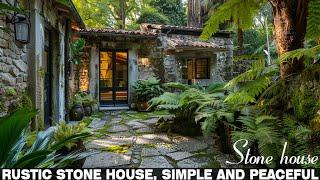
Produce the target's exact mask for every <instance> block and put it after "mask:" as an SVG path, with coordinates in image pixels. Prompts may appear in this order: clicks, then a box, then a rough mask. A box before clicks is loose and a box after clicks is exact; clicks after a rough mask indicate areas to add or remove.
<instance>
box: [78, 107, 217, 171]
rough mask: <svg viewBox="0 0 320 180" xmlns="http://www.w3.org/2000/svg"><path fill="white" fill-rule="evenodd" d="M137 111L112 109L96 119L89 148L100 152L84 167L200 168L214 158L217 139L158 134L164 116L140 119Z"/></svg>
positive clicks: (86, 162) (87, 144)
mask: <svg viewBox="0 0 320 180" xmlns="http://www.w3.org/2000/svg"><path fill="white" fill-rule="evenodd" d="M135 113H136V112H133V111H127V112H121V111H120V112H108V113H106V114H105V116H104V117H102V118H101V119H94V120H93V121H92V123H91V125H90V128H92V130H93V131H94V132H95V134H97V136H95V137H96V138H94V139H92V140H91V141H90V142H88V143H86V148H87V149H88V150H91V151H94V152H97V153H96V154H94V155H92V156H90V157H88V158H87V159H86V161H85V164H84V166H83V167H84V168H110V167H123V168H125V167H130V168H200V167H207V166H208V163H210V161H212V158H213V156H212V153H214V152H213V138H204V137H195V138H192V137H185V136H181V135H177V134H166V133H156V132H155V131H154V130H153V128H152V127H153V125H154V124H155V123H157V120H158V119H159V118H161V117H162V116H164V115H158V116H156V115H152V116H150V117H146V116H144V117H143V119H136V117H135V116H134V115H135ZM165 117H168V115H165ZM208 154H211V155H210V156H208ZM219 160H220V159H219Z"/></svg>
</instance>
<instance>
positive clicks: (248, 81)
mask: <svg viewBox="0 0 320 180" xmlns="http://www.w3.org/2000/svg"><path fill="white" fill-rule="evenodd" d="M277 72H278V66H277V65H271V66H266V65H265V61H264V59H263V58H262V57H261V58H259V59H257V60H256V61H255V62H254V63H252V67H251V69H249V70H248V71H246V72H244V73H243V74H240V75H239V76H237V77H235V78H234V79H232V80H231V81H229V82H228V83H227V85H226V88H229V89H231V90H232V92H231V93H230V95H229V96H228V97H227V98H226V99H225V102H227V103H228V104H230V105H232V106H234V107H237V108H242V106H243V105H249V104H252V103H255V102H257V99H259V96H260V95H261V94H263V93H264V91H265V90H266V89H267V88H268V87H269V86H270V85H271V83H272V82H273V79H274V76H275V75H276V74H277Z"/></svg>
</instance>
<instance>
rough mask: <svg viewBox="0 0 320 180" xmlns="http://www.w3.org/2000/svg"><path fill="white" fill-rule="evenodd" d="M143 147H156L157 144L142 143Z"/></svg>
mask: <svg viewBox="0 0 320 180" xmlns="http://www.w3.org/2000/svg"><path fill="white" fill-rule="evenodd" d="M143 147H145V148H156V147H157V146H156V145H155V144H144V145H143Z"/></svg>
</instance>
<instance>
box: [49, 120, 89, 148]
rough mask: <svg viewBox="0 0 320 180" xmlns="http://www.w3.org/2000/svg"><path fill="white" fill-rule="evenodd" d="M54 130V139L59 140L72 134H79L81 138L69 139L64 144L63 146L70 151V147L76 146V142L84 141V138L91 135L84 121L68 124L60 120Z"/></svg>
mask: <svg viewBox="0 0 320 180" xmlns="http://www.w3.org/2000/svg"><path fill="white" fill-rule="evenodd" d="M56 128H57V129H56V130H55V132H54V136H53V138H54V140H55V141H57V142H59V141H63V140H64V139H67V138H69V137H72V136H73V135H81V136H82V138H81V139H74V140H70V141H69V142H67V143H65V144H64V147H65V148H66V149H67V150H68V151H70V150H71V149H72V148H74V147H77V144H79V143H78V142H79V141H81V142H83V141H85V140H86V138H89V137H90V136H91V132H90V129H89V128H88V124H87V123H85V122H79V123H78V124H77V125H70V124H67V123H66V122H60V123H58V124H57V126H56Z"/></svg>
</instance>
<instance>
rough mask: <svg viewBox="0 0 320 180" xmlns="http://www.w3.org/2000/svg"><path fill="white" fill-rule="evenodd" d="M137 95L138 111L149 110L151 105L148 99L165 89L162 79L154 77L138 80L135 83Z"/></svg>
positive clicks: (158, 94)
mask: <svg viewBox="0 0 320 180" xmlns="http://www.w3.org/2000/svg"><path fill="white" fill-rule="evenodd" d="M133 88H134V89H135V92H136V96H137V100H138V102H137V109H138V111H147V109H148V107H149V105H148V101H149V100H151V99H152V98H154V97H157V96H160V95H161V94H163V92H164V90H163V89H162V88H161V85H160V81H159V80H158V79H156V78H154V77H151V78H149V79H146V80H138V81H137V82H136V83H135V84H134V85H133Z"/></svg>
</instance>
